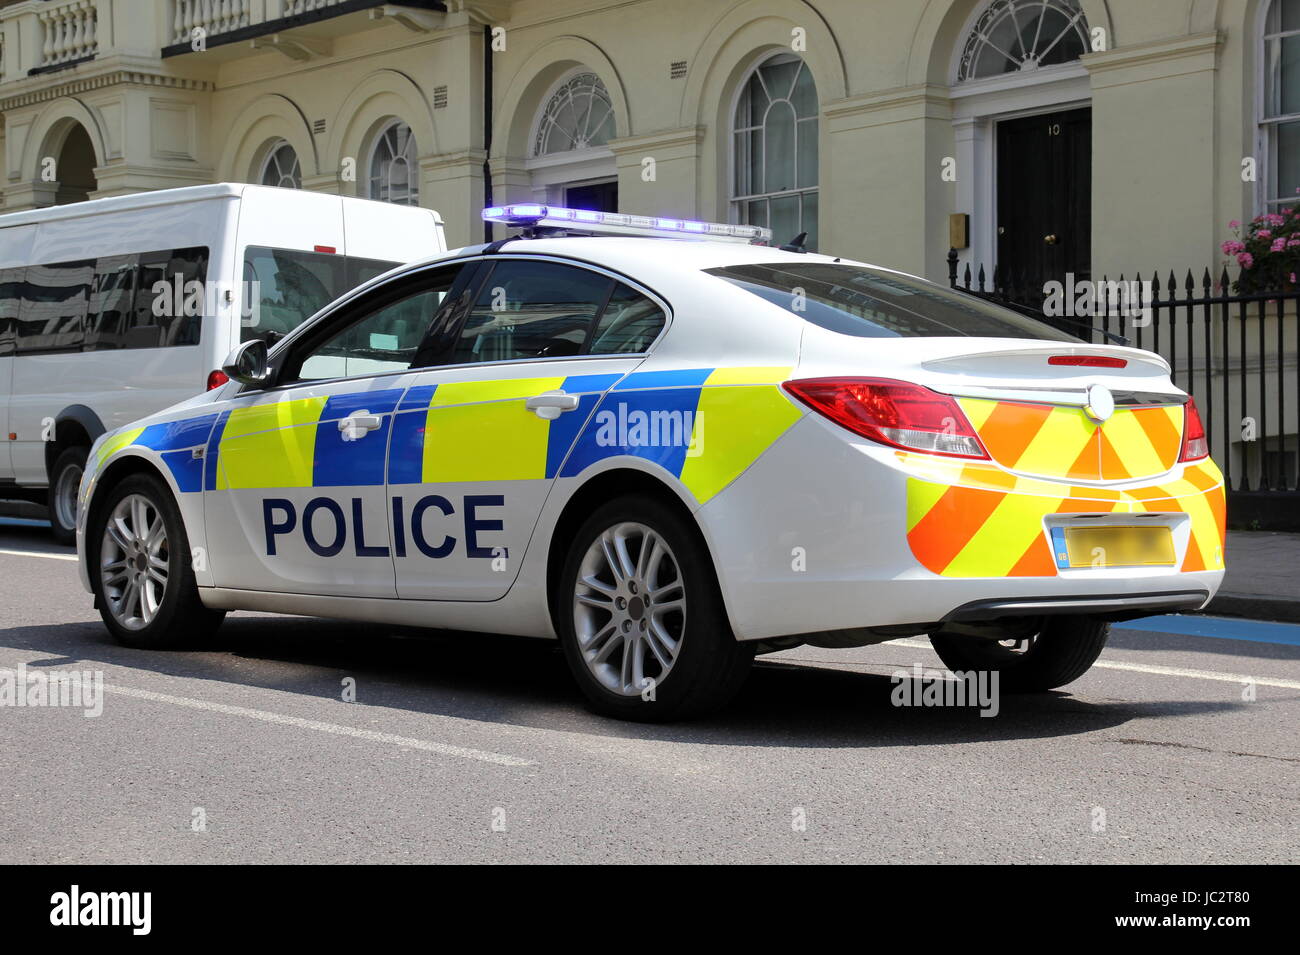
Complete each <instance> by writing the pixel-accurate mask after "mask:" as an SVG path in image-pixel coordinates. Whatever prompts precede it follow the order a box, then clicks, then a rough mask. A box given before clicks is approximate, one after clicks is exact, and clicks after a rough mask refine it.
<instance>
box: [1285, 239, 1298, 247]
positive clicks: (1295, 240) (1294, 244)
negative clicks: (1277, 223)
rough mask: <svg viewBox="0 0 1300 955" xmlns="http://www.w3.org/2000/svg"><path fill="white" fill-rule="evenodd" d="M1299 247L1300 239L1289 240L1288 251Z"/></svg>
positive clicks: (1287, 241) (1287, 243) (1287, 242)
mask: <svg viewBox="0 0 1300 955" xmlns="http://www.w3.org/2000/svg"><path fill="white" fill-rule="evenodd" d="M1297 245H1300V239H1287V240H1286V247H1287V248H1288V249H1294V248H1295V247H1296V246H1297Z"/></svg>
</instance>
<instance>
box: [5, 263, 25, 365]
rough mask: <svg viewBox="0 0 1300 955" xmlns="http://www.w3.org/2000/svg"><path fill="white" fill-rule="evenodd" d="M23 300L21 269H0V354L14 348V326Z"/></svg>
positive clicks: (10, 352) (10, 351)
mask: <svg viewBox="0 0 1300 955" xmlns="http://www.w3.org/2000/svg"><path fill="white" fill-rule="evenodd" d="M22 302H23V270H22V269H0V355H9V354H12V353H13V350H14V326H15V325H16V324H17V323H18V310H19V308H21V307H22Z"/></svg>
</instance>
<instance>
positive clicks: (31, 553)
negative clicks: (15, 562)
mask: <svg viewBox="0 0 1300 955" xmlns="http://www.w3.org/2000/svg"><path fill="white" fill-rule="evenodd" d="M0 554H9V555H11V556H13V557H49V558H52V559H54V560H76V559H77V555H76V554H46V553H42V552H41V551H39V550H5V549H4V548H0Z"/></svg>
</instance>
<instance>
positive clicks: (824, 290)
mask: <svg viewBox="0 0 1300 955" xmlns="http://www.w3.org/2000/svg"><path fill="white" fill-rule="evenodd" d="M705 271H706V272H707V273H708V274H709V275H714V276H717V277H718V278H720V279H722V280H724V281H726V282H730V283H731V284H732V285H735V286H737V287H738V288H742V289H744V290H745V291H747V292H751V293H753V294H754V295H757V296H758V297H759V298H761V299H763V300H764V301H768V302H771V303H772V304H774V305H779V306H780V307H781V308H784V309H785V310H786V311H788V312H791V313H792V314H794V315H797V316H799V317H800V318H802V319H804V320H805V321H808V322H811V323H812V324H814V325H817V326H820V327H821V328H826V329H829V330H831V331H833V332H839V333H840V334H842V335H853V336H856V337H858V338H943V337H952V336H962V337H967V336H969V337H980V338H1036V339H1044V340H1047V341H1062V342H1073V341H1078V340H1079V339H1077V338H1074V337H1073V336H1072V335H1068V334H1066V333H1065V332H1062V331H1058V330H1057V329H1055V328H1052V327H1051V326H1050V325H1048V324H1046V323H1045V322H1040V321H1036V320H1034V319H1032V318H1030V317H1028V316H1025V315H1019V314H1017V313H1015V312H1013V311H1010V310H1009V309H1005V308H1000V307H998V306H997V305H994V304H992V303H990V302H985V301H983V300H981V299H978V298H976V297H974V296H972V295H965V294H963V293H960V292H954V291H950V290H948V289H945V288H941V287H940V286H937V285H932V284H930V283H929V282H923V281H921V280H919V279H910V278H905V277H903V276H900V275H895V274H893V273H890V272H882V271H878V270H876V269H868V268H864V267H863V266H860V265H844V264H838V263H830V262H807V263H804V262H773V263H757V264H749V265H729V266H726V267H723V268H716V269H706V270H705Z"/></svg>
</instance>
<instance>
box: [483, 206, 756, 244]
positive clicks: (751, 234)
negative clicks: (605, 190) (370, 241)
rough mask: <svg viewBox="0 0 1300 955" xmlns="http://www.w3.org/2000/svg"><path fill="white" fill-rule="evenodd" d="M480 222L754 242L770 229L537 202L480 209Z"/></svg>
mask: <svg viewBox="0 0 1300 955" xmlns="http://www.w3.org/2000/svg"><path fill="white" fill-rule="evenodd" d="M483 221H485V222H500V223H501V224H503V225H508V226H514V227H515V228H521V229H558V230H562V231H566V232H586V233H592V234H597V235H631V236H649V237H655V238H665V239H681V238H685V237H688V236H697V237H699V238H705V239H715V240H719V241H722V242H745V243H750V244H757V245H764V244H768V243H770V242H771V241H772V230H770V229H765V228H763V227H762V226H756V225H734V224H732V223H729V222H697V221H695V220H692V219H668V218H662V217H655V216H634V215H629V214H627V213H622V212H596V211H594V210H591V209H565V208H562V207H560V206H548V205H542V204H540V203H536V202H519V203H514V204H512V205H508V206H490V207H489V208H487V209H484V210H483Z"/></svg>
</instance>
